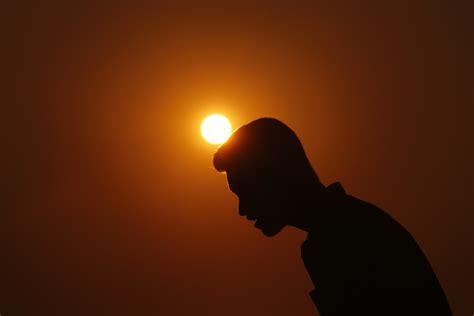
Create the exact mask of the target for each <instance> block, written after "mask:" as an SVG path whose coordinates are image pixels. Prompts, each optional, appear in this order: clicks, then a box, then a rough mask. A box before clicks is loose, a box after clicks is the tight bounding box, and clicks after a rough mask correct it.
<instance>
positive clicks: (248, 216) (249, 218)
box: [246, 215, 257, 221]
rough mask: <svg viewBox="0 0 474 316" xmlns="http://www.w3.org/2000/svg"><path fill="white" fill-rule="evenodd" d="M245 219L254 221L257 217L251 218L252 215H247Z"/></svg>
mask: <svg viewBox="0 0 474 316" xmlns="http://www.w3.org/2000/svg"><path fill="white" fill-rule="evenodd" d="M246 218H247V219H248V220H249V221H254V220H256V219H257V217H255V216H252V215H247V216H246Z"/></svg>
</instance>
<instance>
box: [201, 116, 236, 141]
mask: <svg viewBox="0 0 474 316" xmlns="http://www.w3.org/2000/svg"><path fill="white" fill-rule="evenodd" d="M231 132H232V125H231V124H230V121H229V120H228V119H227V118H226V117H225V116H223V115H220V114H212V115H209V116H208V117H206V118H205V119H204V121H202V124H201V134H202V137H204V139H205V140H206V141H207V142H209V143H211V144H222V143H224V142H225V141H226V140H227V139H228V138H229V136H230V134H231Z"/></svg>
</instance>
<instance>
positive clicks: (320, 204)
mask: <svg viewBox="0 0 474 316" xmlns="http://www.w3.org/2000/svg"><path fill="white" fill-rule="evenodd" d="M297 196H298V197H297V198H295V201H294V205H293V207H294V209H293V210H292V212H291V213H292V216H291V218H289V220H288V222H289V225H290V226H293V227H296V228H299V229H301V230H303V231H306V232H308V233H309V232H310V231H313V230H316V229H317V226H321V225H324V223H325V222H326V220H327V219H328V215H330V208H331V207H332V204H333V203H334V201H333V200H332V199H330V197H329V194H328V192H327V191H326V188H324V187H323V188H317V189H314V188H307V189H305V190H301V191H300V192H299V193H298V194H297Z"/></svg>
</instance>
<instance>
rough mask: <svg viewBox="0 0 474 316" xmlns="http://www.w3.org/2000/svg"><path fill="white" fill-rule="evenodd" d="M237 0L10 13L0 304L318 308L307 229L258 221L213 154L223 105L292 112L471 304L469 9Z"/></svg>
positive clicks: (468, 309) (327, 173)
mask: <svg viewBox="0 0 474 316" xmlns="http://www.w3.org/2000/svg"><path fill="white" fill-rule="evenodd" d="M246 3H247V2H240V3H239V4H237V3H234V4H230V3H228V4H226V5H223V4H218V3H208V2H207V3H201V5H199V6H198V5H190V4H185V3H182V4H180V5H171V4H170V5H162V6H160V7H147V6H141V5H138V4H135V2H133V1H130V3H129V4H126V5H117V4H116V3H111V4H103V5H97V4H94V5H93V6H92V5H91V6H86V5H77V6H70V5H68V6H64V7H58V6H53V5H51V6H46V5H40V4H37V3H35V4H31V5H28V6H27V5H25V6H24V7H16V8H9V9H8V10H6V11H5V12H4V13H5V14H6V15H8V17H6V21H7V23H8V25H9V28H8V29H9V31H10V33H9V35H10V36H8V37H7V39H6V43H7V44H8V47H9V48H12V49H11V50H10V49H9V50H7V58H6V61H7V68H6V69H7V74H9V76H8V78H7V79H8V85H7V86H6V88H7V97H6V101H7V102H5V103H6V104H7V105H10V107H7V110H8V111H7V112H6V115H5V117H6V118H7V120H6V122H5V125H4V126H5V127H6V131H7V132H6V134H7V135H8V136H10V137H8V136H7V139H8V145H9V146H11V150H9V151H8V154H7V155H6V163H5V166H7V174H8V175H9V176H11V179H12V180H11V183H10V184H9V186H8V187H9V189H8V191H7V193H8V194H7V195H8V197H7V212H6V214H7V216H6V221H5V223H7V225H5V226H6V227H5V229H3V228H2V231H3V232H5V236H6V241H7V243H6V248H5V249H6V251H5V256H4V258H3V259H2V260H3V261H4V262H3V264H4V267H5V268H4V269H3V271H4V272H6V273H5V279H6V280H7V281H6V282H7V284H8V286H5V285H4V286H2V287H3V288H4V289H3V290H4V291H7V292H8V293H7V295H6V302H1V301H0V302H1V304H2V306H1V308H0V312H1V313H2V314H3V313H5V315H14V314H19V315H23V314H24V315H32V314H33V312H34V313H35V314H41V312H42V311H44V312H45V313H46V312H47V313H48V314H50V315H51V314H55V313H54V311H56V313H57V314H63V315H65V314H70V315H73V314H75V313H77V314H81V313H82V312H86V313H87V314H88V315H96V314H97V315H101V314H102V313H104V314H110V313H111V312H112V311H113V312H115V314H118V315H120V314H123V315H125V314H131V315H150V314H153V313H156V314H159V315H170V316H171V315H186V314H190V313H191V312H192V313H193V314H194V315H291V314H292V315H315V314H316V309H315V307H314V306H313V305H312V302H311V300H310V297H309V296H308V292H309V291H310V290H311V289H312V284H311V282H310V280H309V277H308V275H307V274H306V271H305V270H304V266H303V263H302V260H301V258H300V253H299V246H300V244H301V242H302V241H303V240H304V238H305V235H304V234H303V233H302V232H300V231H297V230H295V229H286V230H285V231H283V233H281V234H280V235H278V236H277V237H276V238H273V239H269V238H266V237H264V236H263V235H261V233H260V232H259V231H258V230H256V229H254V228H253V227H252V225H251V224H249V222H247V221H246V220H245V219H243V218H241V217H239V216H238V214H237V200H236V198H235V197H234V196H233V195H232V194H231V193H230V191H228V189H227V185H226V181H225V176H224V175H222V174H219V173H217V172H215V171H214V170H213V168H212V155H213V153H214V151H215V150H216V146H213V145H210V144H207V143H206V142H204V141H203V139H202V137H201V135H200V131H199V128H200V123H201V120H202V119H203V118H204V117H205V116H206V115H208V114H211V113H214V112H219V113H222V114H225V115H227V116H228V117H229V119H230V120H231V121H232V123H233V126H239V125H241V124H244V123H247V122H249V121H251V120H253V119H255V118H258V117H261V116H270V117H275V118H278V119H281V120H282V121H284V122H285V123H287V124H288V125H289V126H290V127H292V128H293V129H294V130H295V131H296V133H297V134H298V135H299V136H300V138H301V140H302V143H303V144H304V146H305V149H306V151H307V153H308V155H309V157H310V159H311V161H312V163H313V166H314V167H315V169H316V171H317V172H318V174H319V176H320V178H321V180H322V181H323V182H324V183H325V184H330V183H332V182H334V181H340V182H341V183H342V184H343V185H344V187H345V189H346V191H347V192H348V193H349V194H352V195H355V196H357V197H359V198H361V199H364V200H368V201H370V202H372V203H374V204H376V205H378V206H379V207H381V208H383V209H384V210H386V211H387V212H389V213H390V214H391V215H392V216H394V217H395V218H396V219H398V220H399V221H400V222H401V223H402V224H403V225H404V226H405V227H406V228H407V229H408V230H409V231H410V232H411V233H412V234H413V235H414V237H415V238H416V239H417V241H418V242H419V244H420V245H421V247H422V248H423V250H424V252H425V253H426V255H427V257H428V258H429V260H430V261H431V263H432V266H433V268H434V270H435V271H436V273H437V275H438V277H439V279H440V281H441V283H442V285H443V287H444V289H445V291H446V293H447V296H448V299H449V300H450V303H451V306H452V309H453V311H454V313H455V314H459V315H467V314H470V313H472V312H473V311H474V305H473V302H474V297H473V296H472V293H473V292H474V291H473V284H474V275H473V270H472V267H473V266H474V262H473V257H472V253H473V252H474V251H473V250H474V249H473V242H474V240H473V237H472V223H473V220H474V218H473V212H472V205H471V204H472V203H469V202H468V199H469V198H470V196H471V195H472V194H473V169H472V162H473V142H472V137H471V136H470V135H473V131H472V124H471V121H472V117H474V116H473V110H472V108H473V102H472V92H471V91H470V89H471V87H470V86H471V81H472V80H471V79H472V78H471V77H472V66H473V65H472V58H471V56H472V55H473V52H472V44H469V43H470V42H471V41H469V38H472V31H470V30H471V29H472V22H471V21H470V20H469V18H470V17H469V16H468V13H467V12H469V10H467V9H466V8H464V7H462V6H461V5H455V4H454V3H446V4H443V5H441V4H434V3H433V1H426V2H425V3H424V4H423V3H421V2H416V1H415V2H412V1H410V4H409V5H408V4H407V5H402V4H392V5H393V7H389V6H388V5H387V6H383V5H380V4H377V3H378V1H372V3H370V4H368V3H367V4H364V5H362V4H360V3H357V5H356V4H355V2H354V3H353V2H349V1H348V3H346V4H343V3H339V4H336V3H333V4H331V5H314V4H313V5H309V4H304V5H303V4H300V5H295V4H290V3H292V1H291V2H290V1H288V2H287V3H288V4H287V5H277V4H275V3H270V2H268V3H266V2H261V4H260V5H258V6H256V5H251V4H249V3H250V2H248V3H247V4H246ZM10 44H11V45H10ZM348 264H350V262H348ZM2 279H3V277H2ZM8 310H11V311H12V312H11V313H8V312H7V311H8ZM51 311H53V312H52V313H51Z"/></svg>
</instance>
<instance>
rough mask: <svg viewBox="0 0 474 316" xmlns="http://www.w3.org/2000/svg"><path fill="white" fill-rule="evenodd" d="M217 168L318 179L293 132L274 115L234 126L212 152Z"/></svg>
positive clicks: (220, 169) (301, 178) (310, 179)
mask: <svg viewBox="0 0 474 316" xmlns="http://www.w3.org/2000/svg"><path fill="white" fill-rule="evenodd" d="M214 167H215V168H216V169H217V170H218V171H221V172H223V171H228V170H246V169H248V170H262V169H265V170H267V171H268V170H270V171H271V172H273V173H277V174H278V175H279V176H282V177H285V178H286V179H288V180H289V179H290V178H293V179H295V180H296V179H298V180H299V181H301V180H303V181H312V182H314V181H315V180H316V182H318V183H319V179H318V177H317V175H316V173H315V172H314V170H313V168H312V167H311V164H310V162H309V160H308V158H307V157H306V154H305V151H304V149H303V145H302V144H301V142H300V140H299V139H298V137H297V136H296V134H295V133H294V132H293V131H292V130H291V129H290V128H289V127H288V126H286V125H285V124H284V123H282V122H280V121H279V120H276V119H273V118H260V119H257V120H255V121H252V122H250V123H249V124H247V125H244V126H242V127H240V128H239V129H237V130H236V131H235V132H234V133H233V134H232V135H231V137H230V138H229V140H228V141H227V142H225V143H224V144H223V145H222V146H221V147H220V148H219V150H218V151H217V152H216V154H215V155H214Z"/></svg>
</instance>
